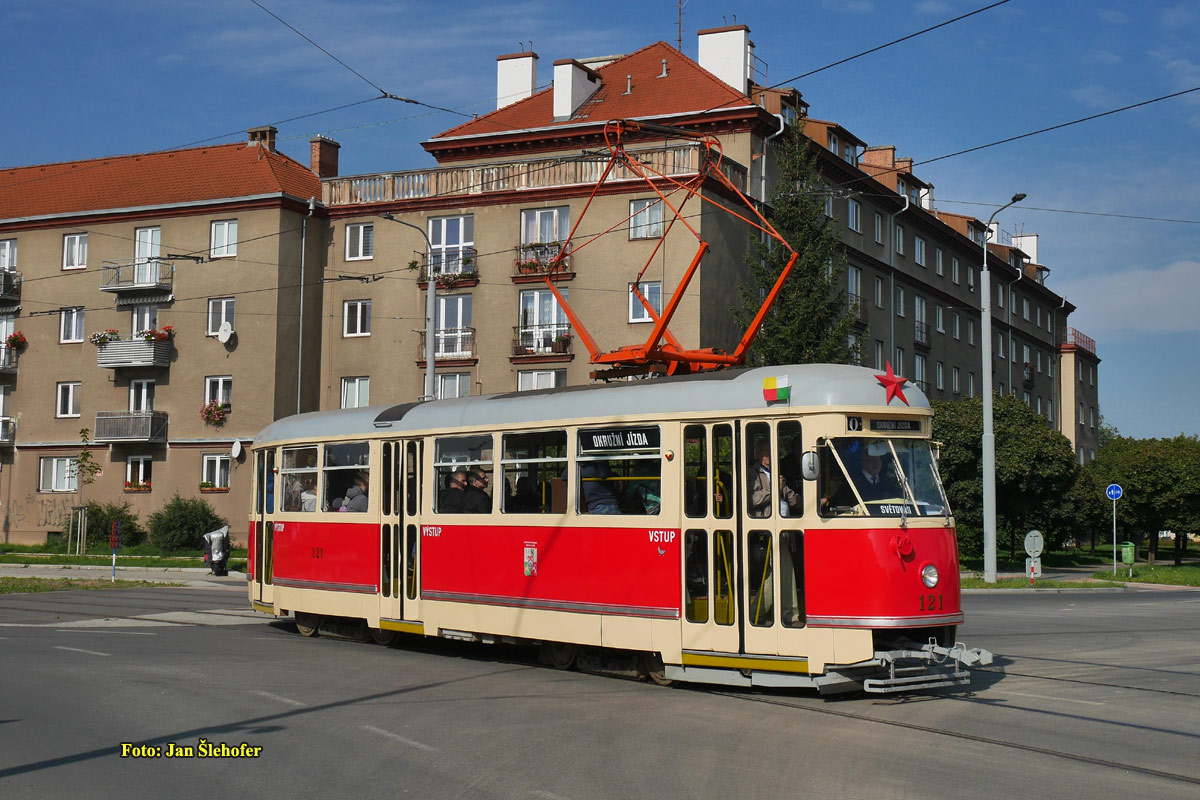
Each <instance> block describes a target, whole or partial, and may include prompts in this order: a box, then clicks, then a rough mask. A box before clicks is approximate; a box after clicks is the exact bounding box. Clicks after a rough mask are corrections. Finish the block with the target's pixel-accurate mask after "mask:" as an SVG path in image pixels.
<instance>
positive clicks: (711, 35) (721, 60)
mask: <svg viewBox="0 0 1200 800" xmlns="http://www.w3.org/2000/svg"><path fill="white" fill-rule="evenodd" d="M697 36H698V37H699V38H700V53H699V56H700V58H699V59H698V60H699V62H700V66H701V67H703V68H704V69H706V70H708V71H709V72H711V73H712V74H713V75H716V76H717V77H718V78H720V79H721V80H723V81H725V83H728V84H729V85H730V86H732V87H733V88H734V89H737V90H738V91H739V92H741V93H742V94H745V93H746V89H747V87H748V81H749V80H750V53H751V50H752V49H753V47H754V45H753V44H751V42H750V28H748V27H747V26H745V25H730V26H728V27H725V28H708V29H706V30H702V31H700V32H699V33H697Z"/></svg>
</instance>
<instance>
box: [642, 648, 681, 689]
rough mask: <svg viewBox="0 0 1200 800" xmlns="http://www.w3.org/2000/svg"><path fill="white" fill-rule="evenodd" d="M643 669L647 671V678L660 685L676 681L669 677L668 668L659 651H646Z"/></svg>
mask: <svg viewBox="0 0 1200 800" xmlns="http://www.w3.org/2000/svg"><path fill="white" fill-rule="evenodd" d="M642 670H643V671H644V672H645V673H646V677H647V678H649V679H650V680H652V681H654V683H657V684H658V685H659V686H670V685H671V684H673V683H674V682H675V681H673V680H671V679H670V678H668V677H667V672H666V668H665V667H663V661H662V656H660V655H659V654H658V653H646V655H645V656H643V660H642Z"/></svg>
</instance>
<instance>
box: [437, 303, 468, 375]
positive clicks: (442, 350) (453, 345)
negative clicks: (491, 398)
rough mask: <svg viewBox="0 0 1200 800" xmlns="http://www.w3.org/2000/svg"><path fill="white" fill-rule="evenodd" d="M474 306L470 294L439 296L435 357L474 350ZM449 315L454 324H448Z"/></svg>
mask: <svg viewBox="0 0 1200 800" xmlns="http://www.w3.org/2000/svg"><path fill="white" fill-rule="evenodd" d="M473 306H474V302H473V298H472V297H471V295H469V294H456V295H448V296H446V295H442V296H439V297H438V298H437V308H436V309H435V312H434V325H435V330H436V334H435V335H436V339H435V340H434V344H433V352H434V358H462V357H466V356H469V355H470V354H471V353H472V352H473V349H474V347H475V339H474V333H473V331H472V330H471V315H472V313H473ZM447 317H453V318H454V319H455V320H456V322H455V323H454V324H453V325H447V324H446V323H447ZM463 374H466V373H463ZM462 396H463V397H465V396H466V395H462Z"/></svg>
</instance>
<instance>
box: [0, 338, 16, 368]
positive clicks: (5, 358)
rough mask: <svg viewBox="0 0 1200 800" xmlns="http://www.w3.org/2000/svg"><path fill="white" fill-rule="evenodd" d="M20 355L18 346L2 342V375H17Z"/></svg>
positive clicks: (0, 362) (0, 356)
mask: <svg viewBox="0 0 1200 800" xmlns="http://www.w3.org/2000/svg"><path fill="white" fill-rule="evenodd" d="M20 357H21V356H20V355H19V354H18V353H17V350H16V348H14V347H5V346H4V345H2V344H0V375H15V374H16V373H17V361H18V360H19V359H20Z"/></svg>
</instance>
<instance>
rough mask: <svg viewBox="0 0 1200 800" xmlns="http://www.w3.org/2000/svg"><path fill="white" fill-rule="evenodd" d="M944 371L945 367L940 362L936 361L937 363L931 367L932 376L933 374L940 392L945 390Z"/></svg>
mask: <svg viewBox="0 0 1200 800" xmlns="http://www.w3.org/2000/svg"><path fill="white" fill-rule="evenodd" d="M945 371H946V365H945V364H943V363H942V362H941V361H938V362H937V363H935V364H934V365H933V374H934V378H935V380H936V381H937V388H938V391H941V390H942V389H945V388H946V385H945V383H946V378H945Z"/></svg>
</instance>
